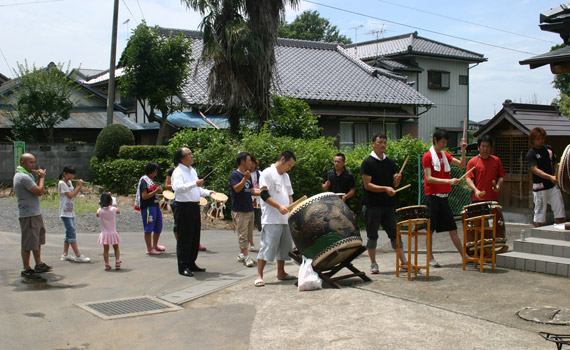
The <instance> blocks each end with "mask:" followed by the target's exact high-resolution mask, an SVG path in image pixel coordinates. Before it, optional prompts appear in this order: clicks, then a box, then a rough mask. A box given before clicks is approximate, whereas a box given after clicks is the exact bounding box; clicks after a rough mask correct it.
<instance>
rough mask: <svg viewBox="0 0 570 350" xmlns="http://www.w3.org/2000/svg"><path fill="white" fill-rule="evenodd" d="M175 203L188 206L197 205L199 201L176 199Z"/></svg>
mask: <svg viewBox="0 0 570 350" xmlns="http://www.w3.org/2000/svg"><path fill="white" fill-rule="evenodd" d="M176 203H177V204H180V205H189V206H199V205H200V202H180V201H176Z"/></svg>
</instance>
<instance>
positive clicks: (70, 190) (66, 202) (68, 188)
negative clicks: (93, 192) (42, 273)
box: [57, 166, 91, 262]
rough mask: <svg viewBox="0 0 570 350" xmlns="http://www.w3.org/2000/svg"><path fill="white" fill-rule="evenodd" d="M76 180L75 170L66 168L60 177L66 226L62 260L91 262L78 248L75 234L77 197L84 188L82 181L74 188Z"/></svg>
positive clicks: (60, 198)
mask: <svg viewBox="0 0 570 350" xmlns="http://www.w3.org/2000/svg"><path fill="white" fill-rule="evenodd" d="M74 178H75V168H73V167H71V166H66V167H64V168H63V171H62V173H61V174H60V175H59V182H58V184H57V193H58V195H59V216H60V218H61V221H63V226H65V238H64V240H63V254H61V260H63V261H66V260H67V261H75V262H89V261H91V259H89V258H88V257H86V256H85V255H81V253H80V252H79V248H78V247H77V239H76V233H75V196H77V195H78V194H79V192H80V191H81V187H82V186H83V181H82V180H75V181H76V182H77V187H75V188H74V187H73V183H72V181H74ZM69 246H71V249H73V252H74V253H75V256H72V255H71V254H68V253H69Z"/></svg>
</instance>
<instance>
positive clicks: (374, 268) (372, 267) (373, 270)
mask: <svg viewBox="0 0 570 350" xmlns="http://www.w3.org/2000/svg"><path fill="white" fill-rule="evenodd" d="M370 273H371V274H373V275H377V274H379V273H380V270H378V264H377V263H373V264H371V265H370Z"/></svg>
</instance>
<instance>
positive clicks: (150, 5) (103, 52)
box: [0, 0, 563, 121]
mask: <svg viewBox="0 0 570 350" xmlns="http://www.w3.org/2000/svg"><path fill="white" fill-rule="evenodd" d="M562 2H563V0H558V2H550V1H545V0H477V1H464V0H453V1H448V0H389V1H388V0H350V1H347V0H314V1H313V0H310V1H308V0H300V1H299V6H298V7H297V8H296V9H291V8H288V10H287V14H286V20H287V22H291V21H293V20H294V19H295V16H296V15H298V14H300V13H301V12H302V11H305V10H316V11H318V12H319V14H320V16H321V17H323V18H327V19H329V21H330V22H331V24H333V25H336V26H337V28H338V29H339V30H340V33H341V34H343V35H345V36H347V37H349V38H351V39H352V41H353V42H362V41H369V40H374V39H376V38H377V37H378V38H382V37H389V36H395V35H401V34H408V33H412V32H414V31H417V32H418V35H420V36H422V37H424V38H428V39H432V40H435V41H439V42H442V43H445V44H448V45H452V46H456V47H459V48H462V49H465V50H469V51H474V52H477V53H480V54H483V55H484V57H486V58H487V59H488V61H487V62H484V63H481V64H479V65H477V66H475V67H473V68H472V69H471V70H470V82H469V84H470V87H469V88H470V107H469V110H470V119H471V120H474V121H480V120H483V119H489V118H492V117H493V116H494V115H495V114H496V113H497V112H498V111H499V110H500V109H501V108H502V103H503V102H504V101H505V99H510V100H512V101H514V102H522V103H541V104H550V103H551V102H552V100H553V98H555V97H557V96H558V94H559V92H558V90H556V89H554V88H553V87H552V79H553V75H552V73H551V72H550V69H549V67H548V66H545V67H541V68H537V69H532V70H531V69H529V68H528V66H527V65H525V66H521V65H519V63H518V62H519V61H521V60H524V59H526V58H529V57H532V56H535V55H538V54H542V53H545V52H547V51H549V50H550V48H551V47H552V46H553V45H557V44H560V43H562V40H561V39H560V36H559V35H557V34H554V33H549V32H543V31H541V30H540V28H539V26H538V24H539V14H540V13H541V12H545V11H547V10H549V9H550V8H552V7H555V6H558V5H559V4H560V3H562ZM143 19H144V20H146V23H147V24H148V25H151V26H154V25H158V26H161V27H166V28H180V29H191V30H197V29H198V28H199V24H200V21H201V16H200V15H199V14H198V13H196V12H194V11H192V10H187V9H186V7H185V6H184V5H182V4H181V2H180V1H179V0H121V1H119V16H118V23H119V25H118V38H117V59H118V58H119V57H120V55H121V52H122V51H123V49H124V47H125V45H126V43H127V41H128V38H129V36H130V35H131V33H132V30H133V29H134V28H135V27H136V26H137V25H138V24H139V23H140V22H141V21H142V20H143ZM112 20H113V1H112V0H0V23H1V24H2V25H1V27H2V35H1V36H0V73H2V74H4V75H6V76H8V77H12V78H13V77H14V76H15V73H14V72H13V70H14V69H16V68H17V64H19V63H20V64H22V63H24V62H26V61H27V62H28V64H29V65H32V64H33V65H36V66H37V67H43V66H46V65H47V64H48V63H50V62H55V63H63V64H65V65H67V63H70V65H71V67H72V68H73V67H79V66H81V68H90V69H108V68H109V66H110V58H109V57H110V52H111V29H112Z"/></svg>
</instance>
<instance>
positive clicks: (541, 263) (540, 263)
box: [535, 261, 546, 273]
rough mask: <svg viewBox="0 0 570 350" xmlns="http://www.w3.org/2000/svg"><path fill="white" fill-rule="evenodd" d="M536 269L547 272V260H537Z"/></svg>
mask: <svg viewBox="0 0 570 350" xmlns="http://www.w3.org/2000/svg"><path fill="white" fill-rule="evenodd" d="M535 271H536V272H541V273H545V272H546V262H545V261H537V262H536V270H535Z"/></svg>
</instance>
